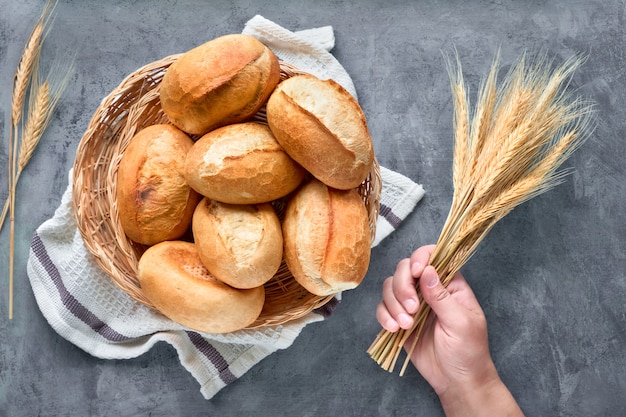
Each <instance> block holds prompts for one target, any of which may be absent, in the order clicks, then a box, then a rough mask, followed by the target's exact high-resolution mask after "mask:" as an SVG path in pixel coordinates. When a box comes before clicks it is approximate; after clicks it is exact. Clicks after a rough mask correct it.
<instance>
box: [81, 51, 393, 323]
mask: <svg viewBox="0 0 626 417" xmlns="http://www.w3.org/2000/svg"><path fill="white" fill-rule="evenodd" d="M180 55H181V54H174V55H169V56H167V57H164V58H162V59H160V60H157V61H154V62H151V63H149V64H147V65H145V66H143V67H141V68H139V69H137V70H136V71H134V72H132V73H131V74H129V75H128V76H126V77H125V78H124V79H123V80H122V81H121V82H120V84H119V85H118V86H117V87H116V88H115V89H113V90H112V91H111V92H110V93H109V94H108V95H107V96H106V97H105V98H104V99H103V100H102V102H101V104H100V105H99V106H98V108H97V109H96V110H95V112H94V113H93V116H92V118H91V120H90V122H89V125H88V127H87V129H86V130H85V133H84V134H83V137H82V138H81V141H80V143H79V145H78V148H77V150H76V158H75V161H74V166H73V173H72V176H73V188H72V197H73V198H72V204H73V209H74V213H75V216H76V221H77V227H78V229H79V231H80V234H81V236H82V239H83V243H84V245H85V248H86V249H87V250H88V251H89V252H90V253H91V254H92V255H93V256H94V258H95V261H96V263H97V264H98V266H99V267H100V268H101V269H102V270H104V272H105V273H106V274H107V275H108V276H109V277H110V278H111V280H112V281H113V282H114V284H115V285H117V287H119V288H120V289H121V290H122V291H124V292H125V293H126V294H128V295H129V296H131V297H132V298H133V299H134V300H136V301H138V302H139V303H141V304H143V305H145V306H147V307H149V308H152V309H155V310H157V311H158V309H156V308H155V306H154V305H153V304H152V303H151V302H150V301H149V300H148V299H147V297H146V296H145V295H144V294H143V293H142V291H141V287H140V286H139V282H138V279H137V276H136V266H137V261H138V258H139V256H140V254H141V253H142V252H143V250H145V247H142V246H141V245H138V244H136V243H134V242H132V241H130V240H129V239H128V238H127V237H126V235H125V234H124V232H123V230H122V229H121V225H120V224H119V216H118V215H117V203H116V201H115V192H114V191H115V178H116V173H117V166H118V165H119V161H120V159H121V155H122V154H123V151H124V149H125V146H126V145H127V143H128V141H129V140H130V138H132V136H133V135H134V133H135V132H136V131H138V130H139V129H140V128H142V127H145V126H147V125H150V124H156V123H169V121H168V120H167V118H166V116H165V115H164V114H163V113H162V111H161V109H160V102H159V98H158V89H159V87H160V81H161V78H162V76H163V75H164V73H165V71H166V70H167V68H168V67H169V65H171V64H172V63H173V62H174V61H175V60H176V59H177V58H178V57H179V56H180ZM280 68H281V79H285V78H289V77H291V76H293V75H296V74H303V73H305V72H303V71H301V70H299V69H298V68H296V67H295V66H293V65H291V64H289V63H286V62H283V61H280ZM264 117H265V114H264V110H261V111H259V113H257V115H256V116H255V120H257V121H264ZM381 188H382V180H381V177H380V167H379V165H378V161H377V159H376V157H375V156H374V163H373V166H372V169H371V171H370V173H369V175H368V177H367V179H366V180H365V181H364V182H363V183H362V184H361V185H360V186H359V187H358V188H357V190H358V191H359V193H360V195H361V196H362V197H363V201H364V204H365V206H366V208H367V211H368V217H369V223H370V231H371V238H372V242H373V240H374V237H375V234H376V221H377V219H378V211H379V206H380V193H381ZM265 288H266V296H267V299H268V300H269V301H268V302H267V303H266V307H264V310H263V312H262V313H261V316H260V317H259V318H258V319H257V320H256V321H255V322H254V323H252V324H251V325H250V326H248V327H247V328H246V329H252V328H259V327H264V326H274V325H280V324H285V323H288V322H290V321H293V320H296V319H298V318H301V317H303V316H304V315H306V314H308V313H310V312H311V311H313V310H315V309H318V308H321V307H323V306H324V305H326V304H327V303H328V302H329V301H331V300H332V299H333V298H334V297H335V295H336V294H332V295H328V296H316V295H314V294H311V293H308V292H307V291H306V290H304V289H303V288H302V287H301V286H300V285H299V284H297V282H296V281H295V279H294V278H293V276H291V273H290V272H289V270H288V268H287V267H286V264H285V262H284V260H283V263H282V264H281V267H280V269H279V271H278V272H277V274H276V275H275V276H274V278H272V280H270V281H269V282H268V283H267V284H266V285H265Z"/></svg>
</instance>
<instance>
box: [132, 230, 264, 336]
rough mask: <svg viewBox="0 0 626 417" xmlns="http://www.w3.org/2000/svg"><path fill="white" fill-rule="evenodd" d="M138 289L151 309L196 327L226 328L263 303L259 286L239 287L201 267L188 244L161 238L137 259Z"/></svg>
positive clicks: (248, 319)
mask: <svg viewBox="0 0 626 417" xmlns="http://www.w3.org/2000/svg"><path fill="white" fill-rule="evenodd" d="M138 278H139V283H140V285H141V289H142V291H143V293H144V294H145V295H146V297H147V298H148V299H149V300H150V301H151V302H152V303H153V304H154V306H155V307H156V309H157V310H158V311H160V312H161V313H162V314H163V315H165V316H166V317H168V318H170V319H171V320H173V321H175V322H177V323H179V324H181V325H183V326H185V327H188V328H190V329H193V330H197V331H199V332H207V333H228V332H233V331H236V330H240V329H243V328H245V327H247V326H249V325H250V324H252V323H253V322H254V321H255V320H256V319H257V318H258V317H259V315H260V314H261V310H262V309H263V304H264V303H265V289H264V288H263V287H257V288H252V289H248V290H240V289H236V288H232V287H231V286H229V285H227V284H225V283H223V282H221V281H220V280H218V279H216V278H215V277H214V276H212V275H211V274H210V273H209V271H208V270H207V269H206V268H205V267H204V265H203V264H202V262H201V261H200V257H199V256H198V252H197V250H196V247H195V245H194V244H193V243H190V242H183V241H167V242H161V243H159V244H156V245H154V246H152V247H150V248H148V249H147V250H146V252H144V254H143V255H142V256H141V258H139V264H138Z"/></svg>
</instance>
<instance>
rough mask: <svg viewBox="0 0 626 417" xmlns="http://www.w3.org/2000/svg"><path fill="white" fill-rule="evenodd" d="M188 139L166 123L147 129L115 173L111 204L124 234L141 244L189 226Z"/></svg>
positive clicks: (193, 200)
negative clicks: (185, 173)
mask: <svg viewBox="0 0 626 417" xmlns="http://www.w3.org/2000/svg"><path fill="white" fill-rule="evenodd" d="M192 145H193V141H192V139H191V138H190V137H189V136H188V135H187V134H185V133H184V132H182V131H181V130H180V129H178V128H176V127H174V126H171V125H164V124H159V125H152V126H148V127H146V128H144V129H142V130H140V131H139V132H138V133H137V134H136V135H135V136H134V137H133V138H132V139H131V140H130V142H129V144H128V146H127V147H126V150H125V151H124V154H123V156H122V159H121V160H120V164H119V167H118V171H117V182H116V184H117V195H116V198H117V205H118V209H119V216H120V222H121V225H122V229H123V230H124V232H125V233H126V235H127V236H128V237H129V238H130V239H132V240H134V241H135V242H138V243H141V244H144V245H153V244H155V243H158V242H161V241H164V240H171V239H178V238H179V237H180V236H182V235H183V234H184V233H185V232H186V231H187V229H188V228H189V226H190V225H191V218H192V216H193V211H194V209H195V206H196V204H198V202H199V201H200V198H201V197H200V195H199V194H198V193H196V192H195V191H194V190H193V189H191V187H190V186H189V185H188V184H187V181H186V180H185V176H184V161H185V157H186V155H187V152H188V151H189V149H190V148H191V147H192Z"/></svg>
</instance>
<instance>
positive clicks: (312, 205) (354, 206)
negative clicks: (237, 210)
mask: <svg viewBox="0 0 626 417" xmlns="http://www.w3.org/2000/svg"><path fill="white" fill-rule="evenodd" d="M282 227H283V239H284V242H285V243H284V246H285V249H284V251H285V253H284V255H285V261H286V263H287V267H288V268H289V270H290V272H291V273H292V275H293V276H294V278H295V279H296V281H297V282H298V283H300V285H302V286H303V287H304V288H306V289H307V290H308V291H309V292H311V293H313V294H316V295H320V296H324V295H330V294H334V293H338V292H340V291H344V290H349V289H353V288H355V287H357V286H358V285H359V284H360V283H361V281H362V280H363V278H364V277H365V274H366V272H367V269H368V267H369V261H370V228H369V220H368V214H367V210H366V208H365V204H364V203H363V200H362V199H361V197H360V195H359V193H358V192H357V191H356V190H354V189H351V190H337V189H333V188H330V187H328V186H326V185H324V184H323V183H322V182H320V181H318V180H316V179H312V180H311V181H310V182H308V183H306V184H305V185H303V186H302V187H301V188H300V189H299V190H298V191H297V192H296V193H295V194H294V196H293V197H292V198H291V199H290V200H289V202H288V203H287V208H286V211H285V217H284V219H283V225H282Z"/></svg>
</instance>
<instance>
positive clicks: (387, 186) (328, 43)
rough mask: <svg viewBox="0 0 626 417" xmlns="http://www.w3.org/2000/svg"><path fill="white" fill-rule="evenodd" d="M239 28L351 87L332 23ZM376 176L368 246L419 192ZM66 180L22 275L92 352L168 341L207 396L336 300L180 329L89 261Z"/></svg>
mask: <svg viewBox="0 0 626 417" xmlns="http://www.w3.org/2000/svg"><path fill="white" fill-rule="evenodd" d="M245 31H247V32H249V33H252V34H253V35H254V36H258V37H259V38H260V39H262V41H263V42H264V43H265V44H266V45H268V46H269V47H270V48H275V50H276V51H277V54H278V55H279V58H280V59H283V60H285V61H287V62H290V63H292V64H293V65H296V66H298V67H299V68H301V69H303V70H308V71H311V72H316V73H317V74H321V76H323V75H324V74H326V76H331V77H332V78H334V79H338V80H342V83H343V84H344V85H345V86H346V88H348V89H350V88H351V90H352V91H354V87H353V86H352V81H351V80H350V77H349V76H348V75H347V74H346V72H345V70H343V68H342V67H341V66H340V65H339V63H338V62H337V61H336V60H335V59H334V58H333V57H332V55H330V53H329V50H330V49H332V47H333V45H334V38H333V33H332V28H330V27H325V28H321V29H311V30H308V31H303V32H296V33H293V32H290V31H288V30H286V29H283V28H281V27H280V26H278V25H276V24H274V23H272V22H270V21H268V20H266V19H264V18H262V17H260V16H256V17H255V18H254V19H252V20H250V21H249V22H248V24H247V25H246V30H245ZM291 45H293V46H291ZM303 51H304V52H303ZM381 177H382V194H381V209H380V214H381V215H380V217H379V221H378V223H377V229H378V230H377V234H376V242H375V244H378V243H379V242H380V241H381V240H382V239H384V238H385V236H387V235H388V234H389V233H391V232H393V231H394V230H395V229H396V228H397V227H398V225H399V224H400V222H401V221H402V220H403V219H404V218H405V217H406V216H407V215H408V214H409V213H410V212H411V211H412V210H413V208H414V207H415V205H416V204H417V202H418V201H419V200H420V199H421V197H422V196H423V193H424V191H423V189H422V187H421V186H419V185H418V184H416V183H414V182H413V181H411V180H410V179H408V178H406V177H404V176H403V175H401V174H399V173H396V172H393V171H391V170H388V169H386V168H381ZM71 181H72V174H71V172H70V173H69V184H68V186H67V189H66V191H65V193H64V194H63V196H62V200H61V204H60V206H59V207H58V208H57V210H56V211H55V213H54V216H53V217H52V218H51V219H49V220H47V221H46V222H44V223H43V224H42V225H41V226H39V228H37V230H36V232H35V234H34V235H33V238H32V242H31V248H30V255H29V259H28V276H29V279H30V283H31V286H32V288H33V292H34V294H35V298H36V300H37V303H38V305H39V309H40V310H41V312H42V314H43V315H44V317H45V318H46V320H47V321H48V322H49V323H50V325H51V327H52V328H53V329H54V330H55V331H56V332H57V333H58V334H59V335H61V336H62V337H64V338H65V339H67V340H68V341H70V342H71V343H73V344H74V345H76V346H78V347H79V348H81V349H83V350H84V351H86V352H88V353H89V354H91V355H93V356H95V357H98V358H105V359H126V358H133V357H137V356H139V355H141V354H143V353H145V352H147V351H148V350H149V349H150V348H151V347H152V346H153V345H154V344H155V343H157V342H159V341H165V342H167V343H169V344H171V345H172V346H174V348H175V349H176V351H177V353H178V356H179V359H180V361H181V364H182V365H183V366H184V367H185V368H186V369H187V370H188V371H189V372H190V373H191V374H192V375H193V376H194V378H195V379H196V380H197V381H198V383H199V384H200V392H201V393H202V395H203V396H204V397H205V398H207V399H210V398H211V397H213V396H214V395H215V394H216V393H217V392H218V391H219V390H220V389H222V388H223V387H225V386H226V385H228V384H230V383H232V382H233V381H235V380H236V379H237V378H239V377H240V376H241V375H243V374H244V373H245V372H246V371H248V370H249V369H250V368H251V367H252V366H254V365H255V364H257V363H258V362H259V361H261V360H262V359H263V358H265V357H267V356H268V355H270V354H271V353H273V352H275V351H277V350H279V349H285V348H287V347H289V346H290V345H291V344H292V343H293V341H294V340H295V339H296V337H297V336H298V335H299V334H300V332H301V331H302V329H303V328H304V327H305V326H306V325H307V324H309V323H312V322H317V321H321V320H324V319H325V318H326V317H328V316H329V315H330V314H331V313H332V311H333V309H334V308H335V307H336V306H337V304H338V303H339V297H336V298H335V299H333V300H332V301H331V302H330V303H328V304H327V305H325V306H324V307H323V308H321V309H319V310H316V311H314V312H311V313H310V314H308V315H307V316H305V317H303V318H301V319H299V320H296V321H293V322H290V323H287V324H284V325H280V326H274V327H266V328H260V329H254V330H241V331H238V332H233V333H229V334H222V335H214V334H206V333H203V334H201V333H198V332H196V331H192V330H190V329H187V328H184V327H183V326H180V325H178V324H176V323H174V322H172V321H171V320H169V319H167V318H165V317H164V316H162V315H160V314H158V313H157V312H155V311H154V310H152V309H149V308H147V307H145V306H143V305H142V304H140V303H138V302H137V301H135V300H134V299H132V298H131V297H130V296H128V295H127V294H126V293H124V292H123V291H121V290H120V289H119V288H118V287H117V286H115V284H113V282H112V281H111V280H110V279H109V277H108V276H107V275H106V274H105V273H104V272H103V271H102V270H101V269H100V268H99V267H98V266H97V264H96V263H95V260H94V259H93V257H92V255H91V254H90V253H89V252H88V251H87V250H86V249H85V246H84V244H83V240H82V238H81V235H80V232H79V231H78V230H77V227H76V220H75V216H74V212H73V209H72V200H71V199H72V184H71ZM373 261H374V262H375V260H373ZM357 290H358V289H356V290H354V291H357Z"/></svg>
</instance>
